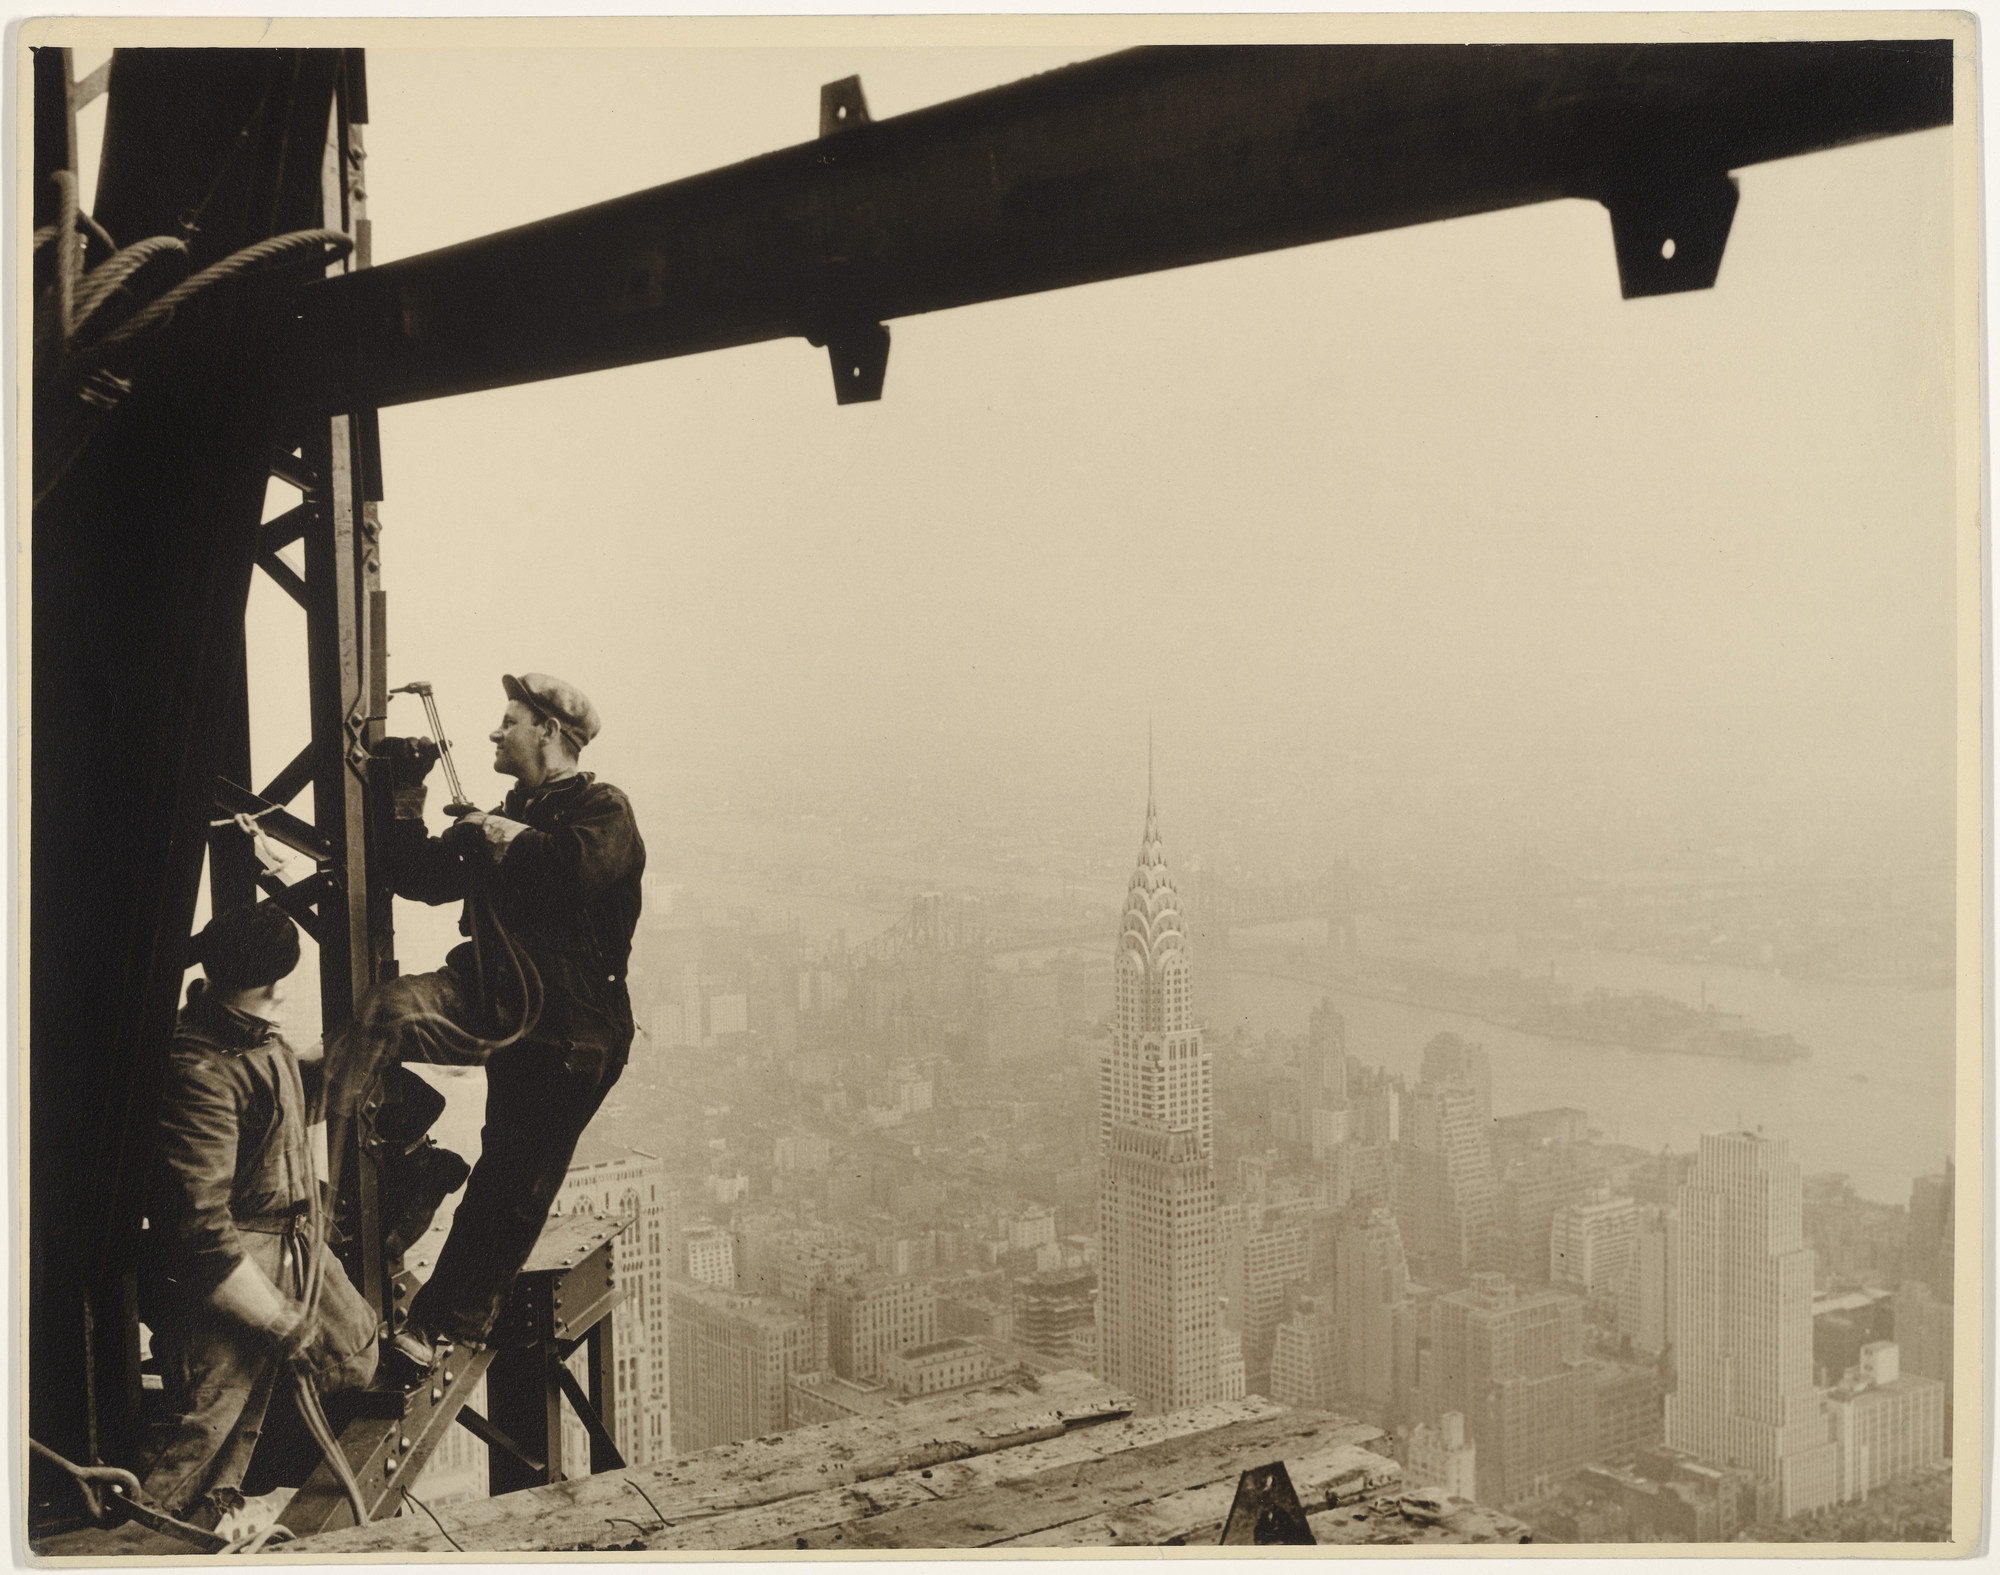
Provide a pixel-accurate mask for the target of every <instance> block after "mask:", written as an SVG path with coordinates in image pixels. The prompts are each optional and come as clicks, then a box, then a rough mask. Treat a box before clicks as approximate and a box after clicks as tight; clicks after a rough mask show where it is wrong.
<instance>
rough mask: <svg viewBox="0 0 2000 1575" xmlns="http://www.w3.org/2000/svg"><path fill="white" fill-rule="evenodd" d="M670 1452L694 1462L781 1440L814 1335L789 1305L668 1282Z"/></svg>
mask: <svg viewBox="0 0 2000 1575" xmlns="http://www.w3.org/2000/svg"><path fill="white" fill-rule="evenodd" d="M667 1295H668V1300H669V1302H670V1304H671V1310H670V1311H669V1314H668V1320H667V1328H668V1345H667V1350H668V1357H669V1366H670V1369H671V1373H672V1378H671V1382H670V1383H669V1386H668V1388H669V1392H670V1393H671V1394H672V1396H673V1412H672V1416H673V1447H674V1450H675V1452H676V1453H679V1454H692V1453H693V1452H694V1451H696V1450H698V1449H711V1448H713V1447H714V1446H715V1445H717V1444H727V1443H731V1442H733V1441H734V1440H736V1439H739V1438H755V1437H757V1436H759V1435H760V1434H764V1433H782V1432H784V1431H785V1429H786V1428H788V1427H790V1426H791V1425H792V1424H791V1420H790V1416H789V1412H788V1409H787V1401H788V1389H789V1386H790V1384H791V1380H792V1376H793V1374H795V1373H802V1372H807V1371H810V1370H811V1366H810V1360H809V1359H810V1357H811V1355H812V1345H813V1337H812V1329H811V1326H810V1325H809V1324H808V1322H807V1319H806V1316H805V1314H804V1313H802V1312H800V1311H799V1310H798V1309H797V1308H796V1307H793V1306H791V1305H789V1304H788V1303H785V1302H781V1301H775V1300H772V1299H770V1298H767V1297H761V1296H739V1295H736V1294H734V1293H732V1292H730V1291H725V1290H719V1289H717V1288H716V1287H715V1286H712V1285H701V1284H697V1283H696V1282H695V1281H693V1280H674V1281H671V1282H669V1286H668V1292H667Z"/></svg>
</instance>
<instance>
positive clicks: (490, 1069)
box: [341, 967, 629, 1345]
mask: <svg viewBox="0 0 2000 1575" xmlns="http://www.w3.org/2000/svg"><path fill="white" fill-rule="evenodd" d="M476 1024H477V1004H476V1001H475V999H474V996H473V994H472V991H471V989H470V987H469V985H468V984H467V981H466V980H465V979H464V977H463V976H462V975H461V974H460V973H459V972H458V970H457V969H455V968H450V967H446V968H441V969H439V970H438V971H437V972H436V973H424V974H410V975H408V976H406V977H404V978H400V979H389V980H385V981H384V982H383V983H381V984H379V985H377V986H376V987H375V988H374V989H373V990H371V991H370V992H369V995H368V999H367V1001H366V1002H365V1003H364V1005H363V1007H362V1010H361V1013H360V1015H359V1017H358V1018H357V1019H356V1022H355V1024H354V1027H353V1030H352V1032H351V1034H350V1036H349V1039H350V1043H349V1044H348V1045H347V1046H346V1047H345V1049H344V1050H343V1054H342V1060H343V1062H345V1063H348V1065H346V1066H343V1068H342V1072H341V1082H342V1083H343V1084H344V1085H349V1086H352V1085H353V1079H354V1076H355V1074H356V1071H358V1069H359V1068H360V1067H361V1066H362V1065H364V1064H365V1065H366V1066H367V1067H369V1068H371V1069H372V1071H373V1072H374V1073H379V1071H380V1069H381V1068H382V1067H383V1066H385V1065H387V1064H388V1063H389V1062H390V1061H403V1062H410V1061H423V1062H430V1063H433V1064H438V1065H451V1066H467V1065H483V1066H484V1067H485V1068H486V1125H485V1127H484V1129H483V1130H482V1131H481V1133H480V1139H479V1142H480V1151H479V1160H478V1163H477V1164H475V1165H474V1166H473V1167H472V1175H471V1177H470V1179H468V1180H467V1182H466V1184H465V1196H464V1198H462V1199H461V1200H460V1202H459V1205H458V1212H457V1213H456V1214H455V1215H453V1216H452V1222H451V1231H450V1234H449V1235H447V1236H446V1238H445V1244H444V1249H443V1251H442V1252H440V1253H439V1254H438V1262H437V1267H436V1268H435V1269H434V1270H433V1271H432V1272H431V1277H430V1279H429V1280H427V1281H426V1282H425V1283H424V1285H423V1287H422V1288H421V1289H420V1290H418V1292H417V1294H416V1295H415V1296H414V1297H412V1298H411V1301H410V1312H409V1319H408V1323H407V1327H408V1328H410V1329H413V1330H415V1331H417V1332H419V1333H422V1334H426V1335H432V1336H438V1337H441V1338H443V1339H447V1340H451V1341H454V1342H459V1343H469V1344H475V1345H477V1344H483V1343H484V1342H485V1341H486V1339H487V1337H488V1336H489V1335H490V1334H491V1333H492V1331H493V1324H494V1321H495V1320H496V1319H497V1318H498V1317H499V1315H500V1308H501V1305H502V1304H503V1303H504V1302H505V1301H506V1298H507V1292H508V1289H509V1288H510V1287H511V1286H512V1285H513V1283H514V1279H515V1276H516V1275H518V1274H519V1273H520V1272H521V1266H522V1265H523V1264H525V1263H526V1262H527V1261H528V1254H529V1253H530V1252H532V1251H533V1250H534V1246H535V1243H536V1241H538V1240H539V1239H540V1237H541V1234H542V1227H543V1226H544V1225H546V1224H547V1223H548V1217H549V1209H550V1206H551V1205H553V1204H554V1202H555V1200H556V1194H557V1193H558V1192H560V1191H561V1190H562V1184H563V1178H564V1176H566V1175H567V1174H568V1172H569V1162H570V1160H571V1159H572V1158H573V1157H574V1156H575V1154H576V1145H577V1141H578V1139H580V1138H581V1137H582V1136H583V1131H584V1128H585V1127H587V1126H588V1125H589V1124H590V1118H591V1117H592V1116H594V1115H596V1114H597V1110H598V1107H599V1106H600V1105H602V1104H603V1103H604V1098H605V1095H607V1094H608V1093H610V1092H611V1089H612V1086H613V1085H614V1084H615V1083H616V1082H617V1081H618V1079H619V1077H620V1075H621V1074H622V1073H623V1072H624V1070H625V1060H626V1055H627V1053H628V1048H629V1047H627V1046H624V1045H585V1044H577V1043H573V1042H568V1041H565V1042H563V1043H560V1044H549V1043H540V1042H537V1041H534V1040H523V1041H521V1042H520V1043H518V1044H512V1045H508V1046H506V1047H505V1048H504V1049H499V1050H495V1051H493V1052H491V1053H490V1054H485V1053H484V1052H483V1050H482V1048H481V1047H480V1045H479V1042H478V1033H479V1029H478V1028H477V1026H476Z"/></svg>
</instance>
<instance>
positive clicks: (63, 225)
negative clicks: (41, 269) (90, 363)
mask: <svg viewBox="0 0 2000 1575" xmlns="http://www.w3.org/2000/svg"><path fill="white" fill-rule="evenodd" d="M50 178H51V179H53V180H54V181H55V183H56V195H57V196H58V197H59V198H60V199H61V202H62V210H61V212H62V217H61V218H60V219H58V220H57V221H56V324H57V326H58V327H59V328H60V329H61V331H62V342H63V343H64V344H68V343H69V338H70V334H71V332H72V330H73V328H74V325H75V316H76V276H77V273H78V271H79V270H80V269H81V267H82V266H83V255H82V253H81V252H80V251H79V250H78V248H77V244H76V172H75V171H74V170H57V171H56V172H55V174H54V175H53V176H51V177H50Z"/></svg>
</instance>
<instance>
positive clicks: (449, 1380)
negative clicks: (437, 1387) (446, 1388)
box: [444, 1367, 451, 1383]
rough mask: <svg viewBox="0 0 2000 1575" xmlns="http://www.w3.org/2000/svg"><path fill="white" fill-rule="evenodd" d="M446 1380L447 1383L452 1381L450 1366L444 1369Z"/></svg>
mask: <svg viewBox="0 0 2000 1575" xmlns="http://www.w3.org/2000/svg"><path fill="white" fill-rule="evenodd" d="M444 1381H445V1382H446V1383H450V1382H451V1369H450V1368H449V1367H447V1368H446V1369H445V1370H444Z"/></svg>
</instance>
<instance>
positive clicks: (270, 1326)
mask: <svg viewBox="0 0 2000 1575" xmlns="http://www.w3.org/2000/svg"><path fill="white" fill-rule="evenodd" d="M259 1332H260V1333H261V1334H262V1335H263V1336H264V1338H265V1339H266V1340H268V1341H269V1342H270V1344H271V1348H272V1350H273V1351H274V1352H275V1353H276V1354H277V1357H278V1360H279V1361H281V1362H289V1361H293V1360H296V1359H297V1358H298V1357H299V1356H300V1354H301V1353H303V1352H304V1351H305V1349H306V1348H307V1347H308V1346H310V1345H311V1344H312V1342H313V1340H314V1338H315V1337H316V1336H317V1335H318V1334H319V1320H318V1319H317V1318H315V1317H314V1316H313V1315H312V1313H311V1312H310V1311H309V1310H308V1309H307V1307H306V1304H305V1303H304V1302H300V1301H294V1300H292V1298H291V1297H289V1296H287V1297H285V1298H284V1305H283V1306H282V1307H280V1308H279V1310H278V1311H277V1312H276V1313H274V1314H272V1316H271V1317H270V1319H269V1320H268V1321H267V1322H265V1323H264V1324H262V1325H260V1326H259Z"/></svg>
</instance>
